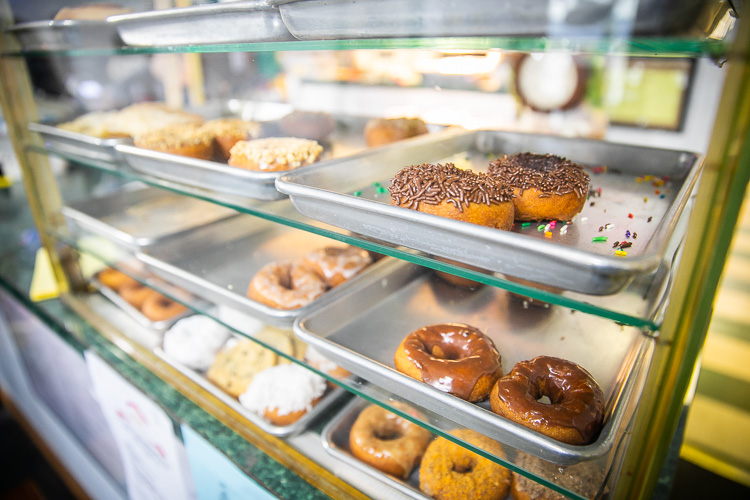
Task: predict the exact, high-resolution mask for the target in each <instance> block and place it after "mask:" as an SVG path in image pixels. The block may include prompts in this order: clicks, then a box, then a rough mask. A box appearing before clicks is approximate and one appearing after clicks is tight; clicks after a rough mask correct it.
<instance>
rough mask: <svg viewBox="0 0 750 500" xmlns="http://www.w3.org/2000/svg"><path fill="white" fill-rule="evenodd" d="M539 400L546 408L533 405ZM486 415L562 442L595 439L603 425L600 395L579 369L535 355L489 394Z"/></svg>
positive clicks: (570, 442) (573, 364)
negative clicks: (510, 421)
mask: <svg viewBox="0 0 750 500" xmlns="http://www.w3.org/2000/svg"><path fill="white" fill-rule="evenodd" d="M543 396H547V397H548V398H549V400H550V403H549V404H545V403H542V402H540V401H539V399H541V398H542V397H543ZM490 405H491V406H492V411H493V412H495V413H497V414H498V415H502V416H503V417H505V418H507V419H509V420H512V421H513V422H516V423H518V424H521V425H523V426H524V427H528V428H529V429H532V430H535V431H537V432H539V433H541V434H544V435H545V436H549V437H551V438H553V439H556V440H558V441H561V442H563V443H568V444H575V445H584V444H589V443H591V442H593V441H594V439H596V436H597V435H598V434H599V431H600V430H601V428H602V424H603V421H604V394H603V393H602V390H601V389H600V388H599V385H598V384H597V383H596V381H595V380H594V378H593V377H592V376H591V375H590V374H589V372H587V371H586V370H584V369H583V368H582V367H580V366H578V365H577V364H575V363H573V362H572V361H567V360H565V359H560V358H554V357H551V356H537V357H536V358H534V359H532V360H530V361H519V362H518V363H516V365H515V366H514V367H513V369H512V370H511V371H510V373H508V374H507V375H505V376H504V377H503V378H501V379H500V380H498V381H497V383H496V384H495V386H494V387H493V388H492V392H491V393H490Z"/></svg>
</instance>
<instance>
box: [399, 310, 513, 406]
mask: <svg viewBox="0 0 750 500" xmlns="http://www.w3.org/2000/svg"><path fill="white" fill-rule="evenodd" d="M393 362H394V364H395V365H396V369H397V370H398V371H400V372H401V373H404V374H406V375H408V376H410V377H412V378H414V379H417V380H419V381H421V382H424V383H426V384H429V385H431V386H433V387H435V388H436V389H438V390H441V391H443V392H447V393H450V394H453V395H454V396H457V397H459V398H461V399H465V400H467V401H480V400H482V399H485V398H486V397H487V395H488V394H489V393H490V389H492V386H493V385H494V384H495V382H496V381H497V379H499V378H500V377H501V376H502V366H501V365H500V354H499V353H498V352H497V349H495V344H494V343H493V342H492V339H490V338H489V337H487V336H486V335H485V334H484V333H482V332H480V331H479V330H477V329H476V328H474V327H473V326H469V325H463V324H460V323H446V324H440V325H432V326H423V327H422V328H419V329H418V330H415V331H413V332H412V333H410V334H409V335H407V336H406V338H404V340H402V341H401V344H400V345H399V346H398V349H396V354H395V355H394V356H393Z"/></svg>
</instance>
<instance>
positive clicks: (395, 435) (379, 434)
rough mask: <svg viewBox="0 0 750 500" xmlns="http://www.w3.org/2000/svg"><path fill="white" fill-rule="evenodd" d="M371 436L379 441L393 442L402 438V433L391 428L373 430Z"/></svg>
mask: <svg viewBox="0 0 750 500" xmlns="http://www.w3.org/2000/svg"><path fill="white" fill-rule="evenodd" d="M373 435H374V436H375V438H376V439H378V440H380V441H395V440H397V439H401V438H402V437H403V433H402V432H401V431H400V430H399V429H393V428H387V429H382V428H380V429H374V431H373Z"/></svg>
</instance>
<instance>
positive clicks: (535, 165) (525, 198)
mask: <svg viewBox="0 0 750 500" xmlns="http://www.w3.org/2000/svg"><path fill="white" fill-rule="evenodd" d="M489 174H490V175H491V176H493V177H494V178H496V179H498V180H500V181H502V182H504V183H505V184H507V185H508V186H510V187H512V188H513V204H514V205H515V207H516V214H515V219H516V220H518V221H536V220H570V219H572V218H573V217H574V216H575V215H577V214H578V213H579V212H580V211H581V210H582V209H583V205H584V204H585V203H586V196H587V195H588V190H589V181H590V180H591V178H590V177H589V176H588V174H587V173H586V172H584V171H583V167H581V166H580V165H578V164H576V163H573V162H572V161H570V160H568V159H566V158H561V157H559V156H555V155H540V154H534V153H517V154H513V155H505V156H504V157H503V158H500V159H497V160H494V161H492V162H490V166H489Z"/></svg>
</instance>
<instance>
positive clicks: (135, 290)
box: [117, 283, 152, 311]
mask: <svg viewBox="0 0 750 500" xmlns="http://www.w3.org/2000/svg"><path fill="white" fill-rule="evenodd" d="M151 292H152V290H151V289H150V288H149V287H147V286H145V285H141V284H140V283H136V284H134V285H125V286H122V287H120V289H119V290H117V293H118V295H120V297H122V299H123V300H124V301H125V302H127V303H128V304H130V305H131V306H133V307H135V308H136V309H138V310H139V311H140V309H141V308H142V307H143V303H144V302H145V301H146V299H147V298H148V297H149V296H150V295H151Z"/></svg>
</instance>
